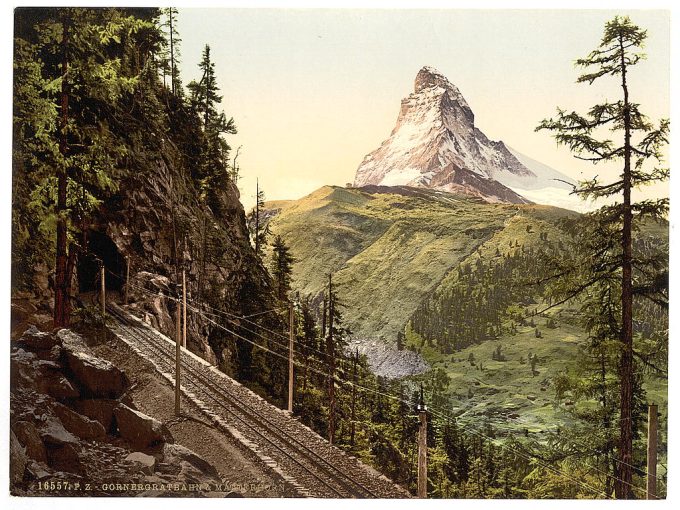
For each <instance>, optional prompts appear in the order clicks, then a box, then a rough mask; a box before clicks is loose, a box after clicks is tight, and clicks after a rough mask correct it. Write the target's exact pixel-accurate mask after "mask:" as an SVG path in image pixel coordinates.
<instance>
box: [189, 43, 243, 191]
mask: <svg viewBox="0 0 680 510" xmlns="http://www.w3.org/2000/svg"><path fill="white" fill-rule="evenodd" d="M198 67H199V69H200V70H201V72H202V77H201V79H200V81H198V82H197V81H195V80H193V81H191V82H190V83H189V85H187V88H188V89H189V92H190V96H189V104H190V105H191V108H192V110H193V111H194V112H196V113H197V114H199V115H200V116H201V117H202V121H203V141H202V156H201V158H200V161H199V164H198V167H197V170H198V175H197V177H198V179H199V182H200V185H201V188H202V190H203V194H204V195H205V196H206V197H209V196H210V194H211V193H214V191H215V190H217V189H219V188H220V187H221V186H223V185H224V183H225V182H226V179H227V178H228V175H229V172H228V164H229V151H230V147H229V144H228V143H227V141H226V140H225V139H224V138H223V136H222V135H226V134H235V133H236V123H235V122H234V119H233V118H229V119H227V117H226V115H225V113H224V112H223V111H218V110H217V105H218V104H220V103H221V102H222V96H221V95H219V91H220V89H219V87H218V86H217V79H216V76H215V63H214V62H213V61H212V58H211V56H210V46H209V45H207V44H206V45H205V48H204V49H203V55H202V58H201V62H200V63H199V65H198Z"/></svg>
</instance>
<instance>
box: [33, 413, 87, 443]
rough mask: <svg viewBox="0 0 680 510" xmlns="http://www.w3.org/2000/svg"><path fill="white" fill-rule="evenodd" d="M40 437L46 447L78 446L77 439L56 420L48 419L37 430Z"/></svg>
mask: <svg viewBox="0 0 680 510" xmlns="http://www.w3.org/2000/svg"><path fill="white" fill-rule="evenodd" d="M39 433H40V437H41V439H42V440H43V443H44V444H45V445H46V446H48V447H49V446H63V445H65V444H78V438H77V437H76V436H74V435H73V434H71V433H70V432H69V431H68V430H66V429H65V428H64V426H63V425H62V423H61V422H60V421H59V420H57V419H56V418H48V419H47V421H46V422H45V423H43V425H42V426H41V427H40V429H39Z"/></svg>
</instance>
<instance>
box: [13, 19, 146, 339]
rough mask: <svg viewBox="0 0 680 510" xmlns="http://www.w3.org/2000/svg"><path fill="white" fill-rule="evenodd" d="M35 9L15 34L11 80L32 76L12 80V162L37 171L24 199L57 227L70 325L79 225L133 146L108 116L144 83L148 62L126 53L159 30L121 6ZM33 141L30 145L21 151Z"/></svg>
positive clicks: (65, 317) (62, 295)
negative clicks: (141, 36)
mask: <svg viewBox="0 0 680 510" xmlns="http://www.w3.org/2000/svg"><path fill="white" fill-rule="evenodd" d="M32 14H33V16H26V17H25V18H24V19H31V20H33V23H32V24H28V25H21V26H18V27H17V28H18V30H17V33H16V47H17V50H18V51H17V53H15V57H18V58H17V61H16V62H15V67H16V68H18V69H19V72H18V74H17V75H16V76H15V80H16V79H17V78H19V77H22V76H27V75H26V74H25V73H26V72H27V71H30V72H31V73H32V74H30V76H31V78H32V80H30V81H26V82H17V81H15V134H20V136H21V138H19V139H18V140H17V145H16V146H15V147H16V148H17V152H18V154H16V156H15V162H17V161H18V160H22V163H21V165H20V168H21V169H23V170H25V171H27V172H29V173H30V174H31V175H30V177H29V180H30V182H31V183H32V184H31V187H32V192H31V194H32V199H31V200H30V202H29V204H28V208H29V209H32V210H33V212H34V213H36V214H37V216H38V217H39V218H40V220H39V221H40V226H39V230H40V231H41V232H43V233H45V234H46V235H48V236H49V235H50V233H51V232H52V228H53V227H54V231H55V232H56V239H55V241H54V243H55V244H54V245H55V259H56V263H55V278H54V290H55V303H54V322H55V325H57V326H66V325H68V323H69V316H70V294H71V281H72V274H73V268H74V265H75V260H76V256H77V253H78V247H79V246H80V245H82V243H83V239H82V238H79V236H78V233H79V232H80V234H82V229H79V227H80V226H81V225H83V224H84V223H85V217H86V216H87V215H88V214H90V213H91V212H93V211H94V210H96V209H97V208H98V207H99V205H100V203H101V201H102V200H103V199H104V198H105V197H106V196H107V195H108V194H110V193H111V192H112V191H113V190H115V187H116V182H117V181H116V179H115V172H116V168H119V167H120V165H121V164H122V162H123V160H124V158H125V156H126V154H127V147H126V144H125V143H124V141H123V139H122V136H121V134H120V133H118V132H116V131H114V130H113V129H112V124H113V123H114V122H115V117H116V115H117V114H119V113H120V111H119V110H118V107H119V106H120V103H121V100H122V99H123V98H125V97H126V96H132V95H133V94H134V93H135V92H136V91H137V90H139V88H138V87H139V81H140V72H141V71H142V69H143V63H142V62H140V61H137V62H135V65H130V63H129V62H127V61H126V60H125V59H124V58H122V57H125V56H126V55H128V54H129V53H128V51H127V50H128V46H130V45H134V44H136V43H138V42H140V41H139V39H137V36H138V35H139V34H140V33H142V32H146V33H147V34H148V33H150V32H153V24H152V22H151V21H150V20H149V19H141V18H138V17H135V16H130V15H127V13H125V12H124V11H123V10H121V9H82V8H59V9H35V10H34V11H33V12H32ZM156 42H157V41H156ZM152 44H155V43H152ZM24 59H32V60H33V63H30V64H29V63H28V62H26V61H25V60H24ZM38 98H40V101H41V102H43V103H44V100H45V98H48V99H49V101H51V102H52V106H50V107H46V105H45V104H41V106H43V107H45V108H44V109H41V110H34V111H29V110H28V109H25V107H26V106H28V105H29V102H33V104H34V105H35V104H36V102H37V101H38ZM27 101H28V102H27ZM16 122H21V123H24V124H25V127H23V128H17V127H16ZM16 129H18V131H17V130H16ZM27 138H30V141H29V140H27ZM29 147H30V150H31V151H32V152H24V151H22V149H28V148H29ZM50 169H51V170H50ZM34 170H35V172H34ZM17 177H19V176H18V175H17ZM46 197H47V199H46Z"/></svg>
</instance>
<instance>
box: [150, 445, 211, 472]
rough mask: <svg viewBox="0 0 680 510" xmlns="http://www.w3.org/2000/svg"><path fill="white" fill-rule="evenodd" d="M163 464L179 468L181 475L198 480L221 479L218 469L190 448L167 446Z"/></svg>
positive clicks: (164, 448)
mask: <svg viewBox="0 0 680 510" xmlns="http://www.w3.org/2000/svg"><path fill="white" fill-rule="evenodd" d="M163 463H164V464H166V465H170V466H179V467H180V472H181V473H184V474H186V475H189V474H191V475H193V476H197V478H198V479H201V478H202V477H213V478H217V479H219V474H218V473H217V469H215V467H214V466H213V465H212V464H210V463H209V462H208V461H206V460H204V459H203V458H201V457H199V456H198V455H197V454H196V453H194V452H193V451H191V450H189V448H186V447H184V446H182V445H179V444H166V445H165V446H163ZM201 475H202V476H201Z"/></svg>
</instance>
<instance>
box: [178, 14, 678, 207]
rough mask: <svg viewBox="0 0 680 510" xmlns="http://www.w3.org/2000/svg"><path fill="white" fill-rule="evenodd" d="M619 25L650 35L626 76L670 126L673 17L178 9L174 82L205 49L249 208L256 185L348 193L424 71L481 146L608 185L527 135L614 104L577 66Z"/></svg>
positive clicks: (287, 195) (272, 190) (545, 139)
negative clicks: (456, 99) (470, 118)
mask: <svg viewBox="0 0 680 510" xmlns="http://www.w3.org/2000/svg"><path fill="white" fill-rule="evenodd" d="M616 14H626V15H629V16H630V17H631V19H632V20H633V22H634V23H636V24H638V25H639V26H641V27H643V28H646V29H647V30H648V34H649V37H648V40H647V44H646V48H645V51H646V53H647V54H648V59H647V60H646V61H644V62H642V63H641V64H639V65H638V66H636V68H635V69H633V70H632V71H631V75H630V90H631V99H632V100H633V101H636V102H639V103H641V104H642V107H643V111H645V112H646V113H647V114H648V115H649V116H650V117H651V118H652V119H654V120H656V119H658V118H659V117H668V116H669V81H670V76H669V62H670V51H669V41H670V35H669V29H670V25H669V24H670V21H669V19H670V15H669V13H668V11H661V10H656V11H651V10H647V11H644V10H634V11H631V10H622V11H603V10H590V11H584V10H559V11H549V10H548V11H545V10H544V11H537V10H533V11H532V10H342V9H340V10H330V9H327V10H312V9H279V10H276V9H190V8H186V9H180V13H179V32H180V37H181V39H182V43H181V54H182V57H181V58H182V63H181V71H182V77H183V80H184V84H186V83H188V82H189V81H190V80H191V79H192V78H200V76H198V68H197V64H198V61H199V60H200V56H201V52H202V48H203V46H204V45H205V44H206V43H208V44H210V46H211V50H212V55H213V59H214V62H215V67H216V73H217V79H218V85H219V87H220V88H221V92H222V94H223V95H224V100H223V103H222V106H223V108H224V110H225V112H226V113H227V115H228V116H233V117H234V119H235V121H236V125H237V127H238V130H239V133H238V135H233V136H230V137H229V142H230V144H231V145H232V147H233V148H234V149H235V148H236V147H238V146H239V145H242V146H243V147H242V149H241V156H240V157H239V163H240V167H241V176H242V178H241V180H240V182H239V187H240V188H241V194H242V196H241V199H242V202H243V203H244V205H245V206H246V208H249V207H251V206H252V204H253V203H254V194H255V179H256V178H259V180H260V185H261V187H262V188H263V189H264V191H265V193H266V195H267V199H269V200H274V199H294V198H299V197H302V196H304V195H306V194H308V193H310V192H312V191H314V190H315V189H317V188H319V187H320V186H323V185H324V184H336V185H344V184H345V183H347V182H352V181H353V179H354V173H355V171H356V169H357V167H358V165H359V163H360V162H361V160H362V159H363V157H364V156H365V155H366V154H367V153H368V152H370V151H372V150H373V149H375V148H377V147H378V146H379V145H380V143H381V142H382V141H383V140H384V139H386V138H387V137H388V136H389V134H390V131H391V130H392V128H393V127H394V125H395V121H396V118H397V114H398V112H399V106H400V100H401V99H402V98H403V97H406V96H407V95H408V94H409V93H411V92H412V91H413V80H414V78H415V75H416V73H417V72H418V70H419V69H420V68H421V67H422V66H424V65H430V66H433V67H435V68H437V69H439V71H441V72H442V73H444V74H445V75H446V76H447V77H448V78H449V80H451V81H452V82H453V83H454V84H456V85H457V86H458V88H459V89H460V90H461V92H462V93H463V95H464V96H465V98H466V99H467V101H468V103H469V104H470V107H471V108H472V110H473V111H474V113H475V123H476V125H477V127H479V128H480V129H481V130H482V131H484V132H485V133H486V135H487V136H489V137H490V138H491V139H494V140H499V139H500V140H503V141H504V142H505V143H506V144H508V145H510V146H511V147H513V148H515V149H517V150H518V151H520V152H523V153H524V154H526V155H527V156H530V157H531V158H534V159H536V160H539V161H541V162H543V163H545V164H548V165H550V166H552V167H554V168H556V169H558V170H560V171H562V172H564V173H566V174H568V175H570V176H572V177H574V178H576V179H578V178H581V177H592V176H594V175H595V174H599V175H600V176H601V177H606V176H607V175H609V174H608V173H607V170H606V169H604V168H600V167H597V168H593V166H592V165H591V164H588V163H583V162H580V161H577V160H575V159H574V158H573V157H572V156H571V154H570V153H569V151H568V150H567V149H566V148H564V147H561V148H558V147H556V145H555V143H554V141H553V140H552V138H551V137H550V136H549V134H548V133H547V132H539V133H535V132H534V127H535V126H536V125H537V124H538V123H539V122H540V120H541V119H542V118H544V117H546V116H551V115H552V114H553V113H554V112H555V107H557V106H561V107H563V108H565V109H568V110H570V109H576V110H578V111H584V110H585V109H586V108H587V107H589V106H591V105H593V104H595V103H596V102H598V101H602V100H603V99H605V98H608V99H610V100H616V99H618V97H619V94H620V92H619V91H620V89H619V88H618V85H617V84H616V83H615V81H614V80H607V84H603V85H593V86H588V85H584V84H576V83H575V81H576V78H577V76H578V74H579V70H577V69H575V68H574V66H573V62H574V60H575V59H576V58H580V57H584V56H586V55H587V53H588V52H589V51H590V50H592V49H594V48H595V47H596V46H597V45H598V44H599V41H600V39H601V36H602V31H603V27H604V24H605V22H606V21H608V20H609V19H611V18H612V17H613V16H614V15H616ZM612 172H615V170H610V173H612ZM612 175H613V173H612ZM649 193H651V194H659V193H663V194H664V195H665V194H666V193H667V192H666V190H665V187H662V188H659V189H656V190H649V191H648V194H649Z"/></svg>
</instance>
